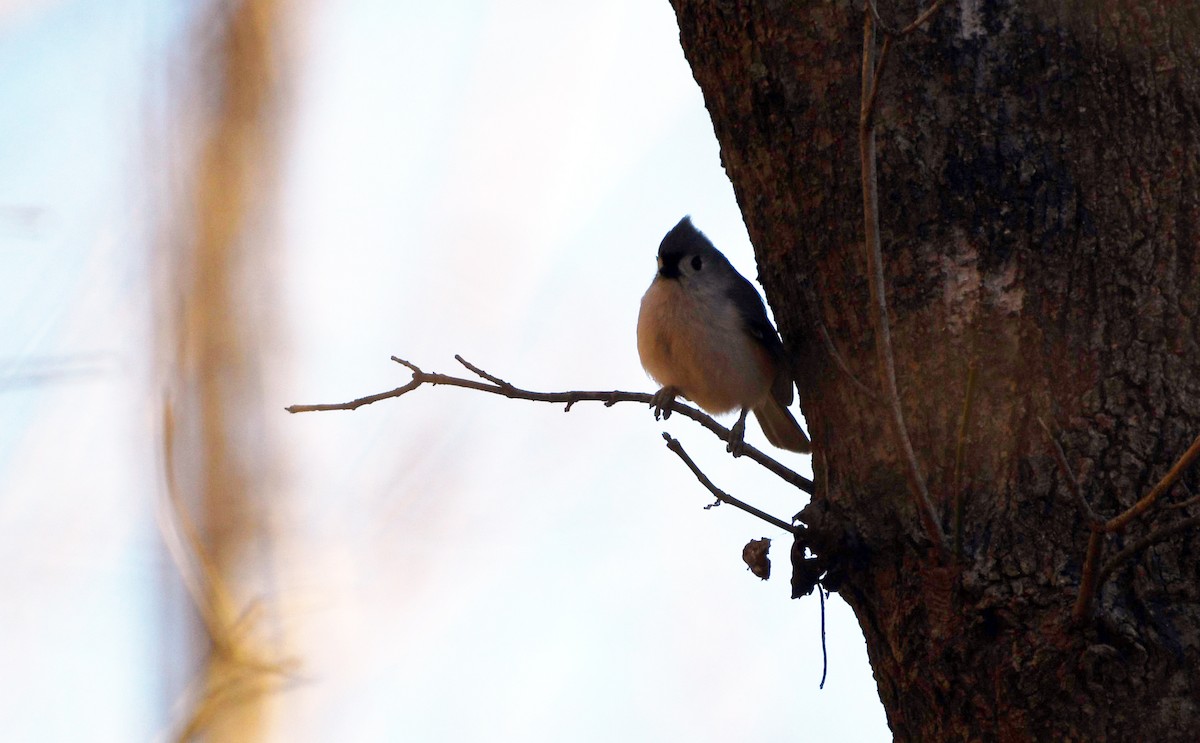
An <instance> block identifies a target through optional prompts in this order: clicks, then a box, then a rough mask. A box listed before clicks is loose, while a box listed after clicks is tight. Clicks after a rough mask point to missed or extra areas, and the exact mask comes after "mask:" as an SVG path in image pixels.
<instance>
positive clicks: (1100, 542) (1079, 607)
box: [1071, 529, 1104, 624]
mask: <svg viewBox="0 0 1200 743" xmlns="http://www.w3.org/2000/svg"><path fill="white" fill-rule="evenodd" d="M1103 549H1104V533H1103V532H1102V531H1100V530H1099V529H1093V530H1092V533H1091V535H1089V536H1088V546H1087V554H1086V555H1085V556H1084V558H1083V574H1082V575H1081V576H1080V578H1079V595H1078V596H1076V597H1075V608H1074V609H1072V610H1071V620H1072V621H1074V622H1075V623H1076V624H1079V623H1080V622H1082V621H1083V619H1084V617H1086V616H1087V613H1088V608H1089V607H1090V606H1091V604H1092V597H1093V596H1095V595H1096V585H1097V581H1096V570H1097V566H1098V565H1099V564H1100V555H1101V553H1102V552H1103Z"/></svg>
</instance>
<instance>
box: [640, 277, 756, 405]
mask: <svg viewBox="0 0 1200 743" xmlns="http://www.w3.org/2000/svg"><path fill="white" fill-rule="evenodd" d="M714 288H715V287H714ZM638 355H639V356H640V357H641V360H642V366H643V367H645V369H646V371H647V372H648V373H649V374H650V376H651V377H653V378H654V380H655V381H656V382H658V383H659V384H660V385H662V386H664V387H667V386H673V387H677V388H679V390H680V391H681V392H682V393H683V394H684V396H685V397H687V398H688V399H689V400H691V401H692V402H694V403H696V404H697V405H699V406H700V407H701V408H703V409H705V410H706V411H708V412H710V413H725V412H728V411H730V410H734V409H737V408H742V407H754V406H755V405H757V404H758V403H759V402H761V401H762V400H763V398H764V397H766V396H767V394H769V391H770V387H771V381H772V379H774V376H775V369H774V366H775V365H774V362H773V361H772V359H771V358H770V356H769V355H768V354H767V352H766V349H764V348H763V347H762V345H761V344H759V343H758V342H757V341H756V340H755V339H754V338H752V337H751V336H750V335H749V334H748V333H747V332H746V329H745V321H744V320H743V319H742V317H741V314H740V313H739V312H738V310H737V307H735V306H734V304H733V302H732V301H731V300H730V299H729V298H728V297H727V296H725V294H724V293H723V292H720V291H719V290H718V291H711V290H708V287H707V286H696V285H695V282H693V284H692V285H691V286H690V287H688V286H685V285H684V284H683V283H682V282H680V281H677V280H670V279H663V278H657V279H655V281H654V282H653V283H652V284H651V285H650V288H649V289H648V290H646V294H645V296H643V297H642V307H641V311H640V312H639V313H638Z"/></svg>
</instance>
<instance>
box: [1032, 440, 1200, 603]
mask: <svg viewBox="0 0 1200 743" xmlns="http://www.w3.org/2000/svg"><path fill="white" fill-rule="evenodd" d="M1039 422H1040V419H1039ZM1045 425H1046V424H1045V423H1044V422H1043V423H1042V426H1043V427H1045ZM1047 431H1049V429H1047ZM1051 440H1053V437H1051ZM1055 448H1056V452H1057V453H1058V456H1059V457H1060V463H1059V466H1060V467H1064V468H1065V469H1066V472H1067V474H1068V475H1069V474H1070V468H1069V467H1067V466H1066V457H1065V456H1064V455H1063V454H1062V449H1061V448H1060V447H1058V444H1057V442H1055ZM1198 458H1200V436H1197V437H1196V440H1195V441H1193V442H1192V445H1191V446H1189V447H1188V449H1187V451H1185V452H1184V453H1183V456H1181V457H1180V458H1179V460H1178V461H1176V462H1175V464H1174V465H1173V466H1172V467H1171V469H1170V470H1168V471H1167V474H1166V475H1163V478H1162V479H1161V480H1159V481H1158V484H1157V485H1155V486H1154V487H1153V488H1151V489H1150V492H1148V493H1146V495H1145V496H1143V497H1142V499H1141V500H1139V501H1138V502H1137V503H1135V504H1133V505H1132V506H1130V507H1129V508H1128V509H1127V510H1126V511H1124V512H1123V513H1121V514H1120V515H1118V516H1115V517H1113V518H1112V519H1109V520H1108V521H1103V520H1102V519H1099V518H1098V517H1096V515H1095V512H1094V511H1092V509H1091V506H1090V505H1088V504H1087V501H1086V499H1085V498H1084V497H1083V495H1082V493H1077V494H1076V500H1078V501H1079V502H1080V503H1081V504H1082V506H1081V507H1086V508H1087V511H1088V512H1090V513H1091V514H1092V517H1093V518H1095V519H1096V520H1095V521H1093V522H1091V524H1090V525H1091V529H1092V534H1091V536H1090V537H1089V538H1088V548H1087V555H1086V556H1085V558H1084V561H1083V575H1082V576H1081V577H1080V580H1079V596H1078V597H1077V598H1076V599H1075V608H1074V610H1073V611H1072V612H1071V618H1072V619H1073V620H1074V621H1075V622H1077V623H1078V622H1081V621H1083V619H1084V618H1085V617H1086V616H1087V613H1088V610H1089V608H1090V607H1091V603H1092V599H1093V598H1094V597H1095V594H1096V591H1097V590H1098V589H1099V587H1100V586H1101V585H1103V584H1104V581H1105V580H1106V579H1107V578H1108V577H1109V576H1110V575H1112V573H1113V571H1114V570H1116V569H1117V568H1118V567H1120V565H1121V563H1122V562H1123V561H1125V560H1127V559H1129V558H1130V557H1132V556H1133V555H1136V554H1138V553H1139V552H1141V551H1142V550H1145V549H1146V548H1147V547H1150V546H1152V545H1154V544H1157V543H1158V542H1161V541H1163V540H1164V539H1167V538H1168V537H1170V536H1171V535H1173V534H1178V533H1179V532H1181V531H1185V530H1187V529H1190V528H1192V527H1194V526H1196V525H1198V524H1200V519H1198V518H1189V519H1183V520H1182V521H1177V522H1176V523H1174V524H1171V525H1170V526H1165V527H1163V528H1161V529H1158V530H1157V531H1154V532H1151V533H1150V534H1149V535H1147V536H1146V537H1144V538H1142V539H1140V540H1138V541H1137V542H1134V543H1133V544H1132V545H1130V546H1129V547H1126V548H1125V549H1123V550H1121V551H1120V552H1118V553H1117V554H1116V555H1114V556H1113V558H1112V559H1111V560H1109V561H1108V562H1107V563H1106V564H1105V565H1104V569H1103V570H1101V569H1100V557H1101V555H1102V554H1103V537H1104V535H1105V534H1113V533H1117V532H1121V531H1124V529H1125V527H1127V526H1128V525H1129V523H1130V522H1131V521H1133V520H1134V519H1136V518H1137V517H1138V516H1140V515H1142V514H1144V513H1146V512H1147V511H1148V510H1150V509H1151V508H1152V507H1153V506H1154V504H1155V502H1156V501H1157V500H1158V499H1159V498H1160V497H1161V496H1162V495H1163V494H1164V493H1166V492H1167V491H1169V490H1170V489H1171V488H1172V487H1173V486H1174V485H1175V483H1176V482H1178V481H1179V478H1180V477H1182V476H1183V473H1184V472H1186V471H1187V469H1188V467H1190V466H1191V465H1192V463H1194V462H1195V461H1196V459H1198ZM1070 480H1071V482H1072V483H1075V480H1074V477H1073V476H1072V477H1070ZM1078 487H1079V486H1078V483H1075V488H1076V489H1077V490H1078Z"/></svg>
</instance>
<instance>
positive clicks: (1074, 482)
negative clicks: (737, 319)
mask: <svg viewBox="0 0 1200 743" xmlns="http://www.w3.org/2000/svg"><path fill="white" fill-rule="evenodd" d="M1037 422H1038V425H1040V426H1041V427H1042V431H1044V432H1045V433H1046V438H1047V439H1049V440H1050V445H1051V446H1052V447H1053V448H1054V460H1055V461H1056V462H1057V463H1058V470H1059V472H1061V473H1062V476H1063V479H1065V480H1066V481H1067V486H1068V487H1069V488H1070V489H1071V495H1072V497H1073V498H1074V499H1075V506H1076V507H1077V508H1078V509H1079V513H1080V514H1082V515H1083V518H1084V519H1085V520H1086V521H1087V525H1088V527H1089V528H1091V529H1093V530H1094V529H1099V528H1101V527H1102V526H1103V525H1104V519H1102V518H1100V516H1099V515H1098V514H1097V513H1096V512H1095V510H1093V509H1092V504H1091V503H1088V500H1087V498H1085V497H1084V496H1083V489H1082V488H1081V487H1080V486H1079V480H1078V479H1077V478H1076V477H1075V473H1074V472H1072V471H1071V465H1070V463H1069V462H1067V454H1066V452H1064V451H1063V448H1062V445H1061V444H1059V443H1058V439H1056V438H1055V437H1054V433H1053V432H1052V431H1051V430H1050V426H1047V425H1046V421H1044V420H1042V419H1041V417H1038V419H1037Z"/></svg>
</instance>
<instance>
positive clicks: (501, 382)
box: [454, 354, 513, 390]
mask: <svg viewBox="0 0 1200 743" xmlns="http://www.w3.org/2000/svg"><path fill="white" fill-rule="evenodd" d="M454 360H455V361H457V362H458V363H460V364H462V365H463V366H465V367H467V368H468V369H470V370H471V371H473V372H474V373H475V374H478V375H479V376H481V377H483V378H484V379H486V380H487V381H489V382H491V383H492V384H495V385H496V386H497V387H504V388H505V389H510V390H511V389H512V388H513V386H512V385H511V384H509V383H508V382H505V381H504V380H503V379H501V378H500V377H497V376H496V375H494V374H489V373H487V372H485V371H484V370H483V369H480V368H479V367H478V366H475V365H474V364H472V363H471V362H470V361H467V360H466V359H464V358H463V357H462V356H459V355H458V354H454Z"/></svg>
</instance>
